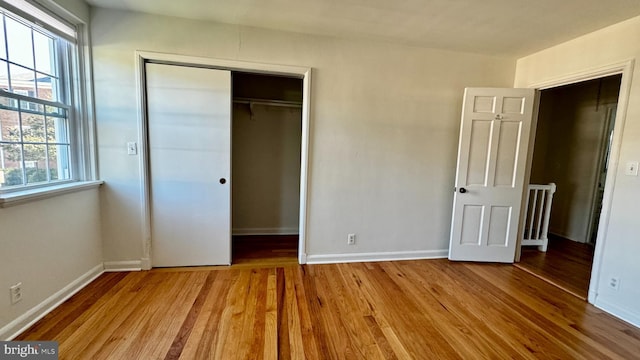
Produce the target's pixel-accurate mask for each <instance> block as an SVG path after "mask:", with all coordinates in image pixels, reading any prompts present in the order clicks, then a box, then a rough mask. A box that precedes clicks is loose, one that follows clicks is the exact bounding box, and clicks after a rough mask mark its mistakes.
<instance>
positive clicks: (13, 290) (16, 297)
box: [9, 282, 22, 305]
mask: <svg viewBox="0 0 640 360" xmlns="http://www.w3.org/2000/svg"><path fill="white" fill-rule="evenodd" d="M9 293H10V294H11V304H12V305H13V304H15V303H17V302H19V301H20V300H22V283H21V282H19V283H17V284H15V285H12V286H10V287H9Z"/></svg>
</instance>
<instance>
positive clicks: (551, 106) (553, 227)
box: [530, 76, 620, 242]
mask: <svg viewBox="0 0 640 360" xmlns="http://www.w3.org/2000/svg"><path fill="white" fill-rule="evenodd" d="M619 90H620V78H619V76H618V77H612V78H607V79H606V80H603V81H602V83H600V81H599V80H592V81H588V82H584V83H581V84H580V85H570V86H563V87H560V88H556V89H549V90H545V91H543V92H542V96H541V99H540V115H539V116H538V127H537V132H536V143H535V149H534V153H533V167H532V170H531V181H530V182H531V183H532V184H547V183H550V182H554V183H555V184H556V185H557V186H558V188H557V191H556V193H555V195H554V197H553V210H552V212H551V221H550V224H549V231H550V232H552V233H554V234H556V235H560V236H563V237H565V238H567V239H571V240H573V241H579V242H588V241H589V237H590V234H589V230H590V221H589V220H590V216H591V212H592V205H593V201H594V196H595V192H594V189H595V188H596V186H597V185H596V183H597V181H598V176H599V172H600V167H599V159H600V157H601V153H602V151H605V149H602V147H601V146H602V145H603V141H604V138H606V137H608V133H607V131H606V129H605V126H606V117H607V111H608V109H609V107H610V106H614V107H615V105H616V103H617V99H618V92H619Z"/></svg>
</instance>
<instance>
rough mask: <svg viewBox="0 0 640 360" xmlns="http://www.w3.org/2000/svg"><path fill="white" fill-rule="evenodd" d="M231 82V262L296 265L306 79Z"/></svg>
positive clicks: (245, 76) (247, 77)
mask: <svg viewBox="0 0 640 360" xmlns="http://www.w3.org/2000/svg"><path fill="white" fill-rule="evenodd" d="M232 78H233V86H232V89H233V90H232V94H233V107H232V132H231V133H232V165H231V169H232V170H231V172H232V175H231V176H232V179H233V186H232V190H231V198H232V234H233V237H232V238H233V241H232V246H233V251H232V253H233V261H232V262H233V263H234V264H238V263H255V262H264V261H269V262H293V263H297V251H298V227H299V214H300V155H301V154H300V151H301V138H302V80H301V79H297V78H290V77H281V76H272V75H259V74H250V73H241V72H234V73H233V74H232Z"/></svg>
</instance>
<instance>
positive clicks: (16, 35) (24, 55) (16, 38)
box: [5, 17, 33, 69]
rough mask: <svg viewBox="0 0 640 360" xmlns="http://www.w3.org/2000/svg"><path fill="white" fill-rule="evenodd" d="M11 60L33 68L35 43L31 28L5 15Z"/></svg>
mask: <svg viewBox="0 0 640 360" xmlns="http://www.w3.org/2000/svg"><path fill="white" fill-rule="evenodd" d="M5 21H6V24H7V45H8V50H9V61H11V62H14V63H16V64H20V65H23V66H26V67H29V68H32V69H33V44H32V41H31V28H29V27H27V26H25V25H23V24H21V23H19V22H17V21H15V20H13V19H11V18H8V17H5Z"/></svg>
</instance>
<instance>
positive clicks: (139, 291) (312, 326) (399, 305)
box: [19, 260, 640, 360]
mask: <svg viewBox="0 0 640 360" xmlns="http://www.w3.org/2000/svg"><path fill="white" fill-rule="evenodd" d="M43 336H50V338H48V339H44V338H42V337H43ZM19 339H31V340H49V339H50V340H55V341H58V342H59V343H60V348H59V349H60V359H86V358H92V359H163V358H164V359H197V360H199V359H225V360H226V359H275V358H279V359H322V360H324V359H367V360H369V359H475V358H495V359H503V358H509V359H631V358H637V357H638V354H640V329H638V328H635V327H633V326H631V325H629V324H627V323H625V322H623V321H620V320H618V319H616V318H614V317H612V316H611V315H609V314H606V313H604V312H603V311H601V310H599V309H596V308H595V307H593V306H591V305H589V304H587V303H586V302H584V301H581V300H580V299H578V298H576V297H574V296H572V295H570V294H567V293H566V292H564V291H562V290H559V289H557V288H556V287H554V286H552V285H550V284H548V283H546V282H544V281H542V280H540V279H538V278H536V277H534V276H532V275H530V274H528V273H526V272H524V271H522V270H520V269H517V268H515V267H513V266H509V265H496V264H471V263H452V262H449V261H446V260H426V261H404V262H386V263H356V264H335V265H305V266H285V267H268V266H267V267H263V266H260V267H257V268H249V267H241V268H228V267H219V268H215V269H211V268H203V269H200V270H198V269H184V271H182V270H181V269H173V270H171V271H168V270H167V269H158V270H152V271H148V272H132V273H110V274H104V275H102V276H101V277H100V278H98V279H97V280H96V281H95V282H94V283H92V284H90V285H89V286H87V287H86V288H85V289H83V290H82V291H80V292H79V293H78V294H76V295H75V296H74V297H72V298H71V299H69V301H67V302H65V303H64V304H62V305H61V306H60V307H59V308H57V309H56V310H54V311H53V312H52V313H51V314H49V315H48V316H46V317H45V318H43V319H42V320H41V321H40V322H38V323H36V324H35V325H34V326H32V327H31V328H30V329H29V330H27V331H26V332H25V333H23V334H21V335H20V337H19Z"/></svg>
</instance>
